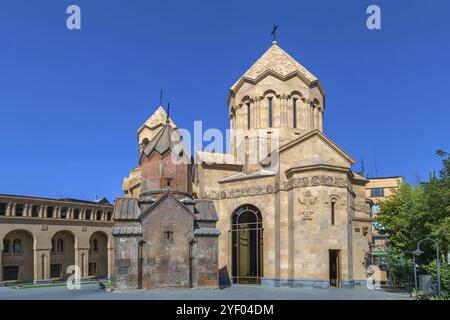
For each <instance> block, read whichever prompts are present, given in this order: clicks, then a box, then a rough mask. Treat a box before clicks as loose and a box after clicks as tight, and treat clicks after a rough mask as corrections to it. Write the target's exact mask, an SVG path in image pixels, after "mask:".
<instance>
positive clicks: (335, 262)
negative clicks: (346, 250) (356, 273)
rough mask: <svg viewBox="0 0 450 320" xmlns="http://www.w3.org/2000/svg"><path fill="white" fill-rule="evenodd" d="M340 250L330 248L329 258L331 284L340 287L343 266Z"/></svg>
mask: <svg viewBox="0 0 450 320" xmlns="http://www.w3.org/2000/svg"><path fill="white" fill-rule="evenodd" d="M339 257H340V251H339V250H330V251H329V260H330V286H331V287H336V288H339V287H340V285H341V280H340V279H341V275H340V273H341V270H340V269H341V268H340V259H339Z"/></svg>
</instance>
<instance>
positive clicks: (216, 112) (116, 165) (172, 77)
mask: <svg viewBox="0 0 450 320" xmlns="http://www.w3.org/2000/svg"><path fill="white" fill-rule="evenodd" d="M0 4H1V6H0V193H7V194H22V195H36V196H45V197H73V198H81V199H86V200H92V199H93V198H94V195H98V196H99V197H101V196H106V197H108V198H109V199H110V200H112V199H113V198H114V197H116V196H119V195H121V194H122V191H121V186H122V179H123V177H124V176H126V175H127V174H128V172H129V170H130V169H132V168H133V167H134V166H135V165H136V164H137V161H138V159H137V156H138V148H137V134H136V130H137V128H138V127H139V126H140V125H141V124H142V123H143V122H144V121H145V120H146V119H147V118H148V117H149V116H150V115H151V113H152V112H153V111H154V110H155V109H156V108H157V105H158V104H159V91H160V88H164V91H165V97H166V100H167V99H169V100H170V102H171V116H172V118H173V120H174V121H175V123H176V124H177V125H178V126H179V127H183V128H188V129H191V128H192V127H193V122H194V121H195V120H202V121H203V126H204V127H207V128H219V129H222V130H225V129H226V128H227V127H228V120H227V114H228V111H227V105H226V96H227V93H228V90H229V88H230V86H231V85H232V84H233V83H234V82H235V81H236V80H237V79H238V78H239V77H240V76H241V75H242V74H243V73H244V72H245V71H246V70H247V69H248V68H249V67H250V66H251V65H252V64H253V63H254V62H255V61H256V60H257V59H258V57H259V56H261V55H262V54H263V53H264V52H265V50H267V49H268V48H269V46H270V44H271V37H270V31H271V28H272V24H273V23H276V24H278V25H279V28H278V35H277V40H278V42H279V44H280V46H281V47H282V48H283V49H285V50H286V51H287V52H288V53H289V54H291V55H292V56H293V57H294V58H296V59H297V60H298V61H299V62H300V63H301V64H303V65H304V66H305V67H307V68H308V70H310V71H311V72H312V73H313V74H314V75H315V76H317V77H318V78H319V79H320V81H321V83H322V85H323V87H324V88H325V91H326V111H325V130H324V131H325V133H326V134H327V135H328V136H329V137H330V138H331V139H332V140H333V141H335V142H336V143H337V144H338V145H339V146H341V147H342V148H343V149H344V150H345V151H346V152H348V153H349V154H350V155H351V156H352V157H353V158H354V159H356V160H357V161H358V163H357V164H355V166H354V169H355V171H358V170H359V168H360V167H359V161H360V159H361V158H362V157H363V158H364V160H365V166H366V170H367V171H368V172H369V173H370V174H371V175H375V174H377V175H378V176H391V175H403V176H405V177H406V178H407V180H408V181H410V182H412V183H415V182H416V181H417V177H420V178H421V179H426V178H427V177H428V173H429V172H430V171H431V170H436V169H438V168H439V167H440V160H439V158H438V157H437V156H435V150H436V149H438V148H440V149H444V150H446V151H450V129H449V126H450V121H449V120H450V107H449V95H448V93H449V91H450V81H449V80H450V62H449V57H450V54H449V48H450V22H449V21H450V18H449V15H450V2H449V1H447V0H442V1H438V0H435V1H425V0H422V1H412V0H396V1H393V0H389V1H381V0H373V1H364V0H346V1H335V0H331V1H323V0H317V1H310V0H308V1H302V0H295V1H280V0H277V1H274V0H271V1H261V0H258V1H244V0H240V1H235V0H226V1H225V0H221V1H218V0H215V1H211V0H208V1H196V0H191V1H171V0H165V1H144V0H142V1H138V0H134V1H125V0H123V1H112V0H108V1H100V0H95V1H92V0H71V1H65V0H34V1H22V0H9V1H7V0H1V1H0ZM70 4H77V5H79V6H80V8H81V19H82V21H81V27H82V29H81V30H73V31H70V30H68V29H67V28H66V18H67V16H68V15H67V14H66V8H67V6H68V5H70ZM370 4H377V5H379V6H380V7H381V10H382V11H381V14H382V16H381V18H382V21H381V24H382V29H381V30H372V31H371V30H368V29H367V27H366V19H367V17H368V15H367V14H366V8H367V7H368V5H370ZM375 166H376V168H377V170H375Z"/></svg>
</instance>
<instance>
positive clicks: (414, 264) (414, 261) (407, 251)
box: [403, 250, 417, 292]
mask: <svg viewBox="0 0 450 320" xmlns="http://www.w3.org/2000/svg"><path fill="white" fill-rule="evenodd" d="M403 253H411V255H412V258H413V270H414V288H416V292H417V272H416V254H415V253H414V251H409V250H405V251H404V252H403Z"/></svg>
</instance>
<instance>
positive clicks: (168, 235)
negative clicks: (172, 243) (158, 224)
mask: <svg viewBox="0 0 450 320" xmlns="http://www.w3.org/2000/svg"><path fill="white" fill-rule="evenodd" d="M164 233H165V234H166V237H167V240H169V239H170V235H171V234H173V232H172V231H170V230H167V231H164Z"/></svg>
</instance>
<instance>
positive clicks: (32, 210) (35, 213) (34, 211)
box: [31, 205, 39, 218]
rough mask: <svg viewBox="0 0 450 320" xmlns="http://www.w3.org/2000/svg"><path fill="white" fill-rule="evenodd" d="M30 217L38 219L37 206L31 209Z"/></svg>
mask: <svg viewBox="0 0 450 320" xmlns="http://www.w3.org/2000/svg"><path fill="white" fill-rule="evenodd" d="M31 216H32V217H35V218H37V217H39V206H36V205H33V206H32V207H31Z"/></svg>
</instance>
